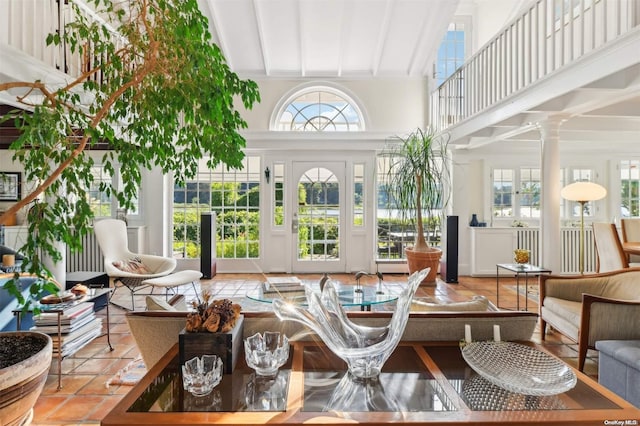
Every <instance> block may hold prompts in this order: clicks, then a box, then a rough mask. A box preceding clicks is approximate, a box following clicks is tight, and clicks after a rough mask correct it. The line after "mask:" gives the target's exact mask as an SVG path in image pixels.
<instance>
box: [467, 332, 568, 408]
mask: <svg viewBox="0 0 640 426" xmlns="http://www.w3.org/2000/svg"><path fill="white" fill-rule="evenodd" d="M462 357H463V358H464V360H465V361H466V362H467V364H469V366H470V367H471V368H472V369H473V370H474V371H475V372H476V373H478V374H480V375H481V376H482V377H484V378H485V379H487V380H488V381H489V382H491V383H493V384H494V385H496V386H500V387H501V388H503V389H506V390H508V391H511V392H516V393H522V394H525V395H556V394H559V393H563V392H566V391H568V390H570V389H572V388H573V387H574V386H575V385H576V382H577V378H576V375H575V373H574V372H573V370H572V369H571V368H570V367H569V366H568V365H566V364H565V363H563V362H562V361H560V360H559V359H557V358H554V357H553V356H551V355H548V354H546V353H544V352H542V351H539V350H537V349H535V348H532V347H530V346H525V345H521V344H518V343H513V342H473V343H467V344H466V345H465V346H464V347H463V348H462Z"/></svg>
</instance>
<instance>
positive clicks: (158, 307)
mask: <svg viewBox="0 0 640 426" xmlns="http://www.w3.org/2000/svg"><path fill="white" fill-rule="evenodd" d="M146 302H147V311H174V312H175V311H177V309H176V308H175V307H173V306H171V305H170V304H169V302H167V301H166V300H164V299H162V298H161V297H156V296H147V297H146Z"/></svg>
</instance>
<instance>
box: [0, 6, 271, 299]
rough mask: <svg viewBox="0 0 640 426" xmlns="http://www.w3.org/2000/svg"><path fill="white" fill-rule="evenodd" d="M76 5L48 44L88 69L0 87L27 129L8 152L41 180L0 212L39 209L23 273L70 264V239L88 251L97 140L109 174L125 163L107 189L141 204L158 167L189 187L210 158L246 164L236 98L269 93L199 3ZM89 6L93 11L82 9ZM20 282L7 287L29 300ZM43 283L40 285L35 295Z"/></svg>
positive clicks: (29, 176)
mask: <svg viewBox="0 0 640 426" xmlns="http://www.w3.org/2000/svg"><path fill="white" fill-rule="evenodd" d="M77 3H81V2H71V7H72V8H73V9H74V13H73V15H74V17H75V18H74V20H73V21H72V22H70V23H67V24H66V25H65V26H64V28H63V31H61V32H58V33H54V34H51V35H49V36H48V38H47V44H48V45H52V46H59V45H65V46H67V47H68V48H69V49H70V50H71V52H73V53H75V54H80V55H81V56H82V57H83V58H85V61H84V63H83V72H82V73H81V75H79V76H78V77H77V78H76V77H74V78H73V79H70V81H69V82H68V83H66V84H65V85H52V84H50V83H48V82H47V81H31V82H17V81H10V82H0V91H6V92H10V93H12V94H16V100H17V102H19V103H20V104H22V105H24V110H22V111H20V110H17V111H16V112H15V113H12V114H10V115H5V116H4V117H2V120H4V121H6V120H15V125H16V127H18V128H19V130H20V136H19V137H18V138H17V140H15V141H14V142H12V144H11V146H10V149H11V150H12V152H13V160H14V161H15V162H18V163H19V164H20V165H21V166H22V167H23V169H24V180H25V181H26V182H29V183H31V184H32V185H31V189H30V191H29V192H28V193H26V194H23V197H22V199H21V200H20V201H18V202H16V203H15V204H14V205H12V206H11V207H10V208H8V209H7V210H6V211H5V213H4V214H3V215H2V216H1V217H0V221H1V220H2V219H4V218H6V217H9V216H10V215H14V214H16V213H17V212H18V211H19V210H20V209H23V208H29V207H31V208H29V210H28V211H29V213H28V217H27V221H28V224H29V232H28V237H27V240H26V243H25V245H24V246H23V247H21V248H20V250H21V252H22V254H23V255H25V257H26V258H27V259H28V261H27V262H25V265H23V266H24V268H23V272H28V273H32V274H36V275H38V276H40V277H42V278H43V280H42V281H41V282H42V283H44V282H46V279H47V278H50V277H51V273H50V271H49V270H48V269H47V268H46V267H45V265H44V264H43V262H42V260H43V259H42V258H43V257H44V256H48V257H49V258H50V259H52V260H53V261H54V262H56V261H60V260H61V259H62V255H61V253H60V249H59V247H60V244H59V243H61V242H62V243H64V244H66V245H68V246H69V247H70V248H71V249H72V250H81V249H82V247H81V238H82V236H83V235H85V234H86V233H87V232H89V230H90V226H91V224H92V221H93V214H92V211H91V208H90V200H89V196H88V190H89V188H91V185H92V182H93V175H92V173H91V167H92V165H94V160H93V159H92V157H91V156H90V155H89V152H88V151H89V150H90V149H95V148H96V147H106V151H104V152H105V154H104V156H103V158H102V162H101V164H102V165H103V166H104V168H105V171H107V172H108V173H111V174H113V173H115V171H116V170H118V169H119V173H120V185H119V186H118V187H113V186H109V185H104V184H101V185H102V187H101V188H100V189H101V190H102V191H106V192H107V193H109V194H112V195H113V196H115V197H116V198H117V200H118V203H119V205H120V206H121V207H123V208H131V206H132V201H133V200H134V199H135V197H136V196H137V191H138V188H139V186H140V183H141V177H142V171H143V169H152V168H159V169H161V170H162V172H163V173H165V174H172V175H173V176H174V179H176V181H177V182H178V183H179V184H180V183H183V182H184V181H185V180H186V179H188V178H190V177H193V176H194V174H195V173H196V170H197V165H198V160H199V159H202V158H208V159H209V160H208V161H209V163H208V165H209V166H210V167H214V166H216V165H218V164H221V163H222V164H226V165H227V166H229V167H231V168H236V167H240V166H241V165H242V159H243V157H244V153H243V148H244V146H245V140H244V138H243V137H242V136H241V135H240V134H239V130H240V129H241V128H245V127H246V122H245V121H244V120H243V119H242V117H241V116H240V114H239V112H238V111H237V109H236V107H235V102H242V105H243V106H244V107H245V108H251V107H252V106H253V104H254V103H256V102H259V101H260V95H259V91H258V87H257V84H256V83H255V82H253V81H251V80H242V79H240V78H239V77H238V76H237V75H236V74H235V73H234V72H232V71H231V70H230V68H229V66H228V65H227V63H226V61H225V58H224V56H223V54H222V52H221V50H220V49H219V47H218V46H216V45H215V44H214V43H213V42H212V37H211V34H210V33H209V31H208V21H207V19H206V18H205V17H204V16H203V15H202V13H201V12H200V10H199V8H198V4H197V1H196V0H137V1H126V2H121V1H116V0H86V1H85V2H84V3H83V4H80V5H78V4H77ZM87 4H88V5H89V6H90V8H91V9H92V10H93V11H94V12H95V13H91V14H88V13H86V10H85V9H83V10H81V9H79V7H83V8H86V5H87ZM96 18H98V19H96ZM118 166H119V167H118ZM38 200H40V202H37V201H38ZM35 202H37V203H36V204H35V207H33V206H30V204H33V203H35ZM16 284H17V282H16V280H12V281H11V282H9V283H8V284H7V285H5V288H7V289H8V290H9V291H10V292H11V293H13V294H14V295H15V296H16V297H18V298H19V300H20V302H21V303H22V304H23V306H27V305H28V304H29V300H28V299H27V300H24V299H23V298H22V296H21V294H20V292H19V291H18V290H19V286H18V285H16ZM43 287H46V286H42V285H40V286H34V287H33V288H32V297H33V298H35V297H40V296H41V292H42V290H43ZM48 287H49V289H48V291H51V286H50V285H49V286H48Z"/></svg>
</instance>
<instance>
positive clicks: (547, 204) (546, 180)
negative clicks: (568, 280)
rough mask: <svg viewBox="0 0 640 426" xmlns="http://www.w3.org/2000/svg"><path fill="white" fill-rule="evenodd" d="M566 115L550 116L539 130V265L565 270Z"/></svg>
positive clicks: (555, 270)
mask: <svg viewBox="0 0 640 426" xmlns="http://www.w3.org/2000/svg"><path fill="white" fill-rule="evenodd" d="M563 122H564V117H562V116H553V117H549V118H548V119H547V120H545V121H544V122H542V123H539V124H538V129H539V130H540V151H541V159H540V172H541V176H540V178H541V187H542V191H541V192H542V193H541V196H540V200H541V203H540V204H541V206H540V207H541V217H540V247H541V253H540V259H541V260H540V266H543V267H545V268H548V269H551V271H553V273H556V274H559V273H561V272H562V260H561V259H562V257H561V256H562V244H560V242H561V241H562V238H561V237H562V235H561V231H560V190H561V189H562V188H561V187H560V178H561V175H560V171H561V169H560V125H561V124H562V123H563Z"/></svg>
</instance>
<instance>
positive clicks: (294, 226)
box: [291, 214, 298, 232]
mask: <svg viewBox="0 0 640 426" xmlns="http://www.w3.org/2000/svg"><path fill="white" fill-rule="evenodd" d="M291 232H298V215H297V214H294V215H293V219H292V220H291Z"/></svg>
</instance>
